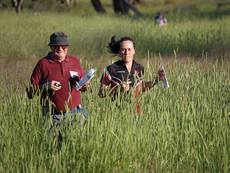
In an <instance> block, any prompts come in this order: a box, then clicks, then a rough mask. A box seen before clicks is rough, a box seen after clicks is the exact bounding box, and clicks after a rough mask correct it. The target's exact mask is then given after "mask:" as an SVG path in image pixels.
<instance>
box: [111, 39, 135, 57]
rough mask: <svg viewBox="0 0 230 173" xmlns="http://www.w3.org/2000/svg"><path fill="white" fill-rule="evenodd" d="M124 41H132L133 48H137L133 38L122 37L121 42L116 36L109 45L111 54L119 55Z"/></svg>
mask: <svg viewBox="0 0 230 173" xmlns="http://www.w3.org/2000/svg"><path fill="white" fill-rule="evenodd" d="M123 41H131V42H132V43H133V47H134V48H135V43H134V41H133V39H132V38H131V37H128V36H125V37H121V38H120V39H119V40H116V36H115V35H114V36H112V38H111V40H110V43H109V44H108V46H107V47H108V48H109V50H110V52H111V53H114V54H119V51H120V47H121V43H122V42H123Z"/></svg>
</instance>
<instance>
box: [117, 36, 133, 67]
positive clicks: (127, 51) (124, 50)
mask: <svg viewBox="0 0 230 173" xmlns="http://www.w3.org/2000/svg"><path fill="white" fill-rule="evenodd" d="M119 54H120V56H121V59H122V61H124V62H125V63H129V62H132V61H133V58H134V54H135V50H134V46H133V42H132V41H129V40H127V41H123V42H121V47H120V52H119Z"/></svg>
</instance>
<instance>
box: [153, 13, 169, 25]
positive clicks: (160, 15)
mask: <svg viewBox="0 0 230 173" xmlns="http://www.w3.org/2000/svg"><path fill="white" fill-rule="evenodd" d="M154 20H155V23H156V24H157V25H159V26H165V25H167V23H168V22H167V19H166V17H165V15H164V14H163V13H158V14H157V15H156V16H155V17H154Z"/></svg>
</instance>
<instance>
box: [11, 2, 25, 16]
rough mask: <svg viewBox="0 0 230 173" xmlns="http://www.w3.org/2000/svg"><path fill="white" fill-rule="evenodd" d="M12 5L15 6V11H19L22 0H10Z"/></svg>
mask: <svg viewBox="0 0 230 173" xmlns="http://www.w3.org/2000/svg"><path fill="white" fill-rule="evenodd" d="M12 6H13V7H14V8H15V11H16V13H20V12H21V11H22V7H23V0H12Z"/></svg>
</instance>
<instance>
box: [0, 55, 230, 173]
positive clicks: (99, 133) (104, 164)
mask: <svg viewBox="0 0 230 173" xmlns="http://www.w3.org/2000/svg"><path fill="white" fill-rule="evenodd" d="M145 62H146V63H145V64H147V65H146V67H147V68H146V75H145V78H146V80H147V79H150V78H152V77H153V74H154V72H156V70H157V67H158V66H159V64H160V63H163V64H164V65H165V68H166V72H167V74H168V80H169V83H170V88H169V89H163V88H162V87H161V85H160V84H159V85H157V86H156V87H155V88H154V89H153V90H150V91H148V92H146V93H144V94H143V95H142V100H141V107H142V112H143V116H137V115H136V113H135V105H134V104H132V103H128V102H125V101H123V102H122V103H121V105H120V106H119V107H118V106H117V105H116V102H112V101H111V99H110V98H104V99H101V98H99V97H98V96H97V93H98V86H99V80H100V75H101V74H100V73H98V74H97V76H96V78H94V79H93V80H92V85H91V90H90V91H88V92H86V93H84V94H83V104H84V106H86V107H87V109H88V110H89V113H90V118H89V119H88V121H87V123H86V124H85V125H84V126H79V125H78V123H77V122H75V124H74V126H71V127H69V126H66V127H65V128H63V129H62V134H63V137H64V142H63V145H62V147H61V148H58V146H57V143H56V140H55V138H53V137H52V134H49V133H48V132H49V128H50V125H51V124H50V121H49V119H48V120H43V117H42V114H41V111H40V105H39V97H35V98H34V99H33V100H28V99H27V98H26V95H25V89H24V86H23V83H25V82H22V83H21V82H20V81H21V80H22V79H23V78H25V76H27V74H28V72H29V71H30V69H25V68H24V69H23V70H21V74H19V78H18V77H17V76H15V75H14V74H12V70H10V69H9V70H8V71H5V72H4V73H2V75H1V77H0V85H1V89H0V95H1V102H0V110H1V111H0V126H1V128H0V135H1V140H0V149H1V155H0V172H62V173H63V172H225V173H227V172H229V171H230V157H229V156H230V148H229V146H230V131H229V125H230V118H229V113H230V105H229V104H230V100H229V98H230V92H229V91H230V87H229V81H230V77H229V72H230V68H229V67H230V64H229V61H228V60H216V61H214V62H210V61H209V60H203V61H194V60H191V59H190V58H188V59H182V60H181V59H177V58H174V59H172V60H169V61H167V62H166V61H162V60H161V59H154V60H150V61H149V62H147V61H145ZM86 63H87V62H86ZM91 63H92V62H88V65H91V66H92V64H91ZM21 65H22V64H21ZM94 65H95V64H94ZM9 79H11V80H9Z"/></svg>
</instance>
